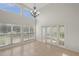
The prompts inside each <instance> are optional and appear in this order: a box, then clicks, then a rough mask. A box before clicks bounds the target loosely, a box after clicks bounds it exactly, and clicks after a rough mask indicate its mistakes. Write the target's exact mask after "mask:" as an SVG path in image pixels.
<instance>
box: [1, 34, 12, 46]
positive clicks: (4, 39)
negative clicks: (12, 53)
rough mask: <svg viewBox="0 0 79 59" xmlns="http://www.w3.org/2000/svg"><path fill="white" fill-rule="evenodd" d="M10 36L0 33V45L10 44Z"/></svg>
mask: <svg viewBox="0 0 79 59" xmlns="http://www.w3.org/2000/svg"><path fill="white" fill-rule="evenodd" d="M10 41H11V40H10V36H9V35H6V34H3V35H2V34H0V47H1V46H5V45H9V44H10Z"/></svg>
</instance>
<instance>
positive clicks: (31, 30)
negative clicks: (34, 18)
mask: <svg viewBox="0 0 79 59" xmlns="http://www.w3.org/2000/svg"><path fill="white" fill-rule="evenodd" d="M29 30H30V33H29V39H34V30H33V27H30V28H29Z"/></svg>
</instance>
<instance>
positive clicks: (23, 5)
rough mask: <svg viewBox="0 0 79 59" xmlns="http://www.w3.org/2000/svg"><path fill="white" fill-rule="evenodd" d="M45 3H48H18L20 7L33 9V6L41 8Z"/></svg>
mask: <svg viewBox="0 0 79 59" xmlns="http://www.w3.org/2000/svg"><path fill="white" fill-rule="evenodd" d="M47 4H48V3H20V4H18V5H20V6H21V7H25V8H29V9H33V6H36V7H37V9H41V8H43V7H44V6H46V5H47Z"/></svg>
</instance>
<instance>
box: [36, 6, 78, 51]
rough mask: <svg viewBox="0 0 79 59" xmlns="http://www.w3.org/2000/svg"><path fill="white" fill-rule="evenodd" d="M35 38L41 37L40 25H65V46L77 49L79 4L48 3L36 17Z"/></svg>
mask: <svg viewBox="0 0 79 59" xmlns="http://www.w3.org/2000/svg"><path fill="white" fill-rule="evenodd" d="M37 19H38V24H37V34H38V35H37V38H38V39H39V40H40V39H41V31H40V29H41V28H40V27H41V26H46V25H47V26H48V25H49V26H53V25H56V24H63V25H65V42H64V44H65V47H66V48H68V49H71V50H75V51H79V4H48V5H47V6H45V7H44V8H42V9H41V10H40V15H39V17H38V18H37Z"/></svg>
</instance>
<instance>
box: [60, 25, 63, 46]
mask: <svg viewBox="0 0 79 59" xmlns="http://www.w3.org/2000/svg"><path fill="white" fill-rule="evenodd" d="M59 44H60V45H64V25H60V26H59Z"/></svg>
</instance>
